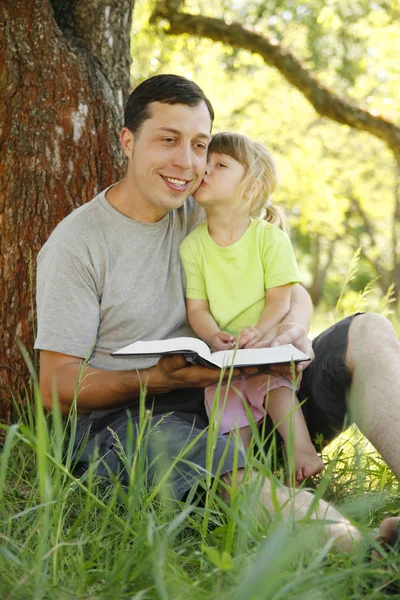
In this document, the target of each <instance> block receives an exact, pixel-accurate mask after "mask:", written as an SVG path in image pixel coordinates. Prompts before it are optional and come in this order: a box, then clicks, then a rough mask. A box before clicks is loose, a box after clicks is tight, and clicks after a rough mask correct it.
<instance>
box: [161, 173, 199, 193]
mask: <svg viewBox="0 0 400 600" xmlns="http://www.w3.org/2000/svg"><path fill="white" fill-rule="evenodd" d="M161 177H162V178H163V179H164V181H165V182H166V183H167V185H168V187H170V188H172V189H179V190H184V189H185V190H186V189H187V187H188V186H189V184H190V183H191V181H192V179H178V178H177V177H167V176H166V175H161Z"/></svg>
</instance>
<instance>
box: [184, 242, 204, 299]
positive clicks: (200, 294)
mask: <svg viewBox="0 0 400 600" xmlns="http://www.w3.org/2000/svg"><path fill="white" fill-rule="evenodd" d="M179 254H180V257H181V261H182V265H183V269H184V271H185V279H186V292H185V295H186V298H191V299H193V300H207V299H208V298H207V292H206V285H205V281H204V273H203V271H202V269H201V266H200V261H199V259H198V257H197V256H196V251H195V244H194V243H193V238H192V239H191V236H190V235H189V236H188V237H187V238H186V239H185V240H184V241H183V243H182V244H181V246H180V249H179Z"/></svg>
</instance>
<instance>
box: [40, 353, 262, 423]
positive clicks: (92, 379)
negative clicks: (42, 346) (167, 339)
mask: <svg viewBox="0 0 400 600" xmlns="http://www.w3.org/2000/svg"><path fill="white" fill-rule="evenodd" d="M252 372H254V371H251V369H250V370H249V374H251V373H252ZM238 374H239V370H238V369H235V370H234V375H238ZM220 375H221V372H220V370H219V369H208V368H206V367H201V366H188V363H187V362H186V360H185V358H184V357H183V356H179V355H174V356H164V357H162V358H161V359H160V360H159V361H158V364H157V365H155V366H154V367H150V368H148V369H141V370H140V371H138V370H126V371H113V370H104V369H96V368H95V367H90V366H84V361H83V360H82V359H81V358H79V357H76V356H69V355H67V354H61V353H58V352H50V351H48V350H41V352H40V391H41V395H42V400H43V404H44V406H45V407H46V408H47V409H51V406H52V402H53V396H54V392H55V391H56V393H57V397H58V400H59V403H60V409H61V411H62V413H63V414H68V412H69V410H70V408H71V405H72V403H73V400H74V397H75V391H76V390H78V396H77V411H78V413H88V412H92V411H94V410H105V409H107V408H113V407H116V406H121V405H124V404H126V403H127V402H134V401H135V399H136V400H137V401H138V398H139V395H140V389H141V386H144V387H146V389H147V393H148V394H152V395H155V396H157V395H159V394H164V393H165V392H169V391H171V390H174V389H182V388H194V387H200V388H204V387H207V386H209V385H212V384H214V383H217V382H218V381H219V378H220ZM225 376H226V377H227V376H228V373H226V375H225Z"/></svg>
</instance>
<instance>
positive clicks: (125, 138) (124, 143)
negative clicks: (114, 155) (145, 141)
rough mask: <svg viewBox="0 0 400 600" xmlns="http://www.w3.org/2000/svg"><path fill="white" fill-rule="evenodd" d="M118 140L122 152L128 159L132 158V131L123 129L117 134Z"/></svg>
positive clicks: (133, 139)
mask: <svg viewBox="0 0 400 600" xmlns="http://www.w3.org/2000/svg"><path fill="white" fill-rule="evenodd" d="M119 140H120V142H121V147H122V151H123V153H124V154H125V156H127V157H128V158H131V157H132V152H133V145H134V142H135V136H134V135H133V133H132V131H131V130H130V129H128V128H127V127H124V128H123V129H122V130H121V133H120V134H119Z"/></svg>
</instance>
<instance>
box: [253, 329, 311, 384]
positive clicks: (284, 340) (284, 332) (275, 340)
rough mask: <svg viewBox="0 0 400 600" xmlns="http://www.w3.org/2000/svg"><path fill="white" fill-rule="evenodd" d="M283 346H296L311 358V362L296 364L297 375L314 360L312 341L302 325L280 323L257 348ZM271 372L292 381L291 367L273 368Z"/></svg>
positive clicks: (279, 366)
mask: <svg viewBox="0 0 400 600" xmlns="http://www.w3.org/2000/svg"><path fill="white" fill-rule="evenodd" d="M283 344H293V346H296V348H298V349H299V350H301V351H302V352H304V354H307V356H309V357H310V358H311V360H309V361H305V362H300V363H297V364H296V373H302V372H303V371H304V369H306V368H307V367H308V366H309V365H310V364H311V362H312V361H313V359H314V350H313V349H312V344H311V340H310V339H309V338H308V337H307V335H306V331H305V329H304V327H303V326H302V325H297V324H295V323H280V324H279V325H276V326H275V327H272V328H271V329H270V330H269V331H267V333H265V334H264V335H263V338H262V340H261V341H260V342H258V343H257V344H256V345H255V347H256V348H265V347H266V346H267V347H268V346H282V345H283ZM271 371H273V372H274V373H276V374H277V375H282V376H283V377H285V378H286V379H289V380H291V375H290V365H275V366H271Z"/></svg>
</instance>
